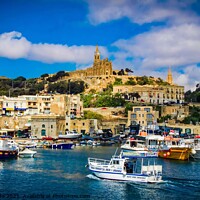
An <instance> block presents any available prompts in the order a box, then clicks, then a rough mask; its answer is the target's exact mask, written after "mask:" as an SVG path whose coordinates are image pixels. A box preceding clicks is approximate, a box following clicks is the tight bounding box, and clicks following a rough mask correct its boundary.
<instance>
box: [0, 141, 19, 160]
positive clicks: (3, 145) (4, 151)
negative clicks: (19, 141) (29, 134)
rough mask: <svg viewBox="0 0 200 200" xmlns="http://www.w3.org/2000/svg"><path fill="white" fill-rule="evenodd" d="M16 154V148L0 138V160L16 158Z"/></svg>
mask: <svg viewBox="0 0 200 200" xmlns="http://www.w3.org/2000/svg"><path fill="white" fill-rule="evenodd" d="M17 154H18V147H17V146H16V145H14V144H12V143H10V141H8V140H7V139H3V138H0V159H4V158H16V157H17Z"/></svg>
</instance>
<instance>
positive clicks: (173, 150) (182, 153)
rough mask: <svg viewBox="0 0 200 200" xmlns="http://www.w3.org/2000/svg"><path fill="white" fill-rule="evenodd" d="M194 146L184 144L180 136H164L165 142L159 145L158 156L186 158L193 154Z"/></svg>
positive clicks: (177, 158) (176, 158)
mask: <svg viewBox="0 0 200 200" xmlns="http://www.w3.org/2000/svg"><path fill="white" fill-rule="evenodd" d="M195 153H196V152H195V150H194V148H192V146H190V145H186V143H185V142H184V140H182V139H181V138H173V137H165V144H164V145H163V146H161V147H160V149H159V151H158V157H161V158H166V159H174V160H188V159H189V157H190V155H192V154H195Z"/></svg>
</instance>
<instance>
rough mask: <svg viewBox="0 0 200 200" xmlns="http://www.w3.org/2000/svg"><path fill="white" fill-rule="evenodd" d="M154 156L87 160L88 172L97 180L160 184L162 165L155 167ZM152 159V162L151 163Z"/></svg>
mask: <svg viewBox="0 0 200 200" xmlns="http://www.w3.org/2000/svg"><path fill="white" fill-rule="evenodd" d="M153 158H156V156H153V155H152V154H151V155H149V154H148V153H142V154H141V155H140V156H127V155H123V151H122V152H121V153H120V155H119V156H116V155H114V156H112V158H111V159H110V160H105V159H99V158H88V167H89V170H90V171H91V172H92V173H93V174H94V175H95V176H96V177H98V178H101V179H108V180H117V181H132V182H144V183H161V182H163V181H162V165H156V164H155V159H153ZM152 159H153V161H152Z"/></svg>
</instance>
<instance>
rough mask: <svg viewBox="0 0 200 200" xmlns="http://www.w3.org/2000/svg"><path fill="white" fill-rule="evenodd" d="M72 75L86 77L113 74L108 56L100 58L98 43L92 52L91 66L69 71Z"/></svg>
mask: <svg viewBox="0 0 200 200" xmlns="http://www.w3.org/2000/svg"><path fill="white" fill-rule="evenodd" d="M69 74H70V76H72V77H87V76H104V75H105V76H110V75H113V69H112V62H111V61H109V60H108V58H106V59H103V60H101V56H100V51H99V48H98V45H97V46H96V51H95V53H94V63H93V66H92V67H90V68H87V69H85V70H76V71H73V72H69Z"/></svg>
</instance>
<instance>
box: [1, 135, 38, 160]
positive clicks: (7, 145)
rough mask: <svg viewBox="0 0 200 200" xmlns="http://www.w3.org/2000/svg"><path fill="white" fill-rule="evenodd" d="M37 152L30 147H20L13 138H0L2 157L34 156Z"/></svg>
mask: <svg viewBox="0 0 200 200" xmlns="http://www.w3.org/2000/svg"><path fill="white" fill-rule="evenodd" d="M36 153H37V152H36V151H33V150H30V149H28V148H23V149H22V148H19V146H18V144H16V143H15V142H14V141H13V140H8V139H3V138H1V139H0V159H6V158H16V157H17V156H19V157H23V158H24V157H34V156H35V154H36Z"/></svg>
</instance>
